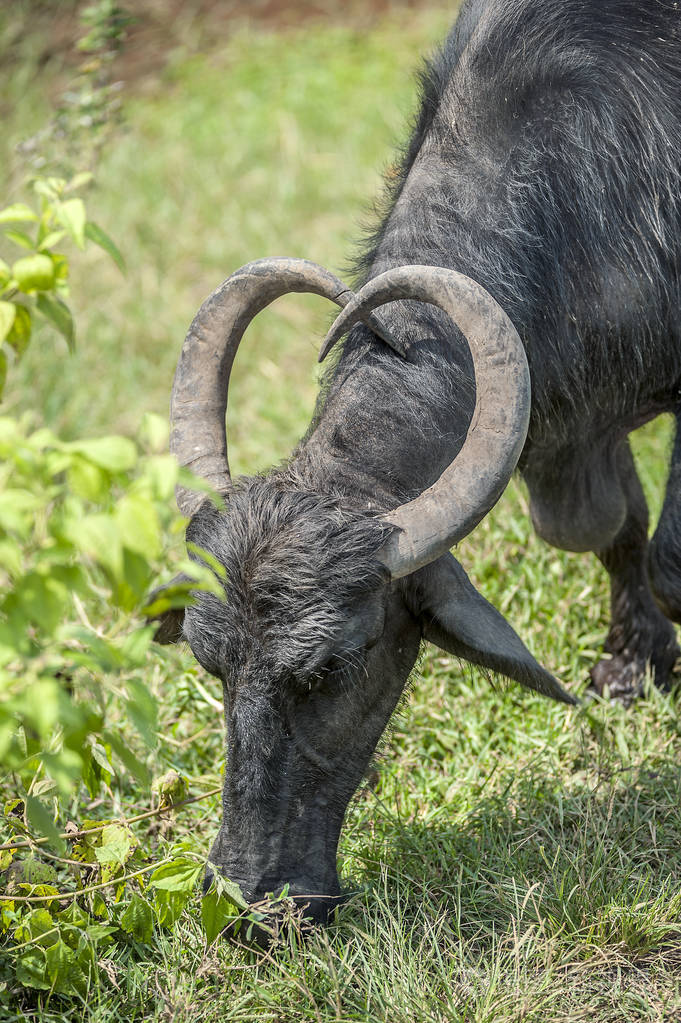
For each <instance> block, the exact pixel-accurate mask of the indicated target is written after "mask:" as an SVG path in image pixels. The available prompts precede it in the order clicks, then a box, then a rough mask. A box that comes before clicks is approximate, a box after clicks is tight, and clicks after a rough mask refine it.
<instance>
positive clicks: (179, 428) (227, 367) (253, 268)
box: [170, 259, 384, 515]
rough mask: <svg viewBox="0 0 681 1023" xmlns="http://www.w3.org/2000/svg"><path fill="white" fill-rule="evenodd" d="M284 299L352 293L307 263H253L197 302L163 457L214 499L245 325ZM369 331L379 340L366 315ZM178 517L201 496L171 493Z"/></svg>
mask: <svg viewBox="0 0 681 1023" xmlns="http://www.w3.org/2000/svg"><path fill="white" fill-rule="evenodd" d="M289 292H309V293H311V294H315V295H321V296H323V297H325V298H328V299H330V300H331V301H332V302H335V303H336V304H337V305H339V306H341V307H342V306H344V305H346V304H347V303H348V302H349V301H350V300H351V299H352V298H354V293H353V292H352V291H351V290H350V289H349V288H348V287H347V285H345V284H343V282H342V281H341V280H339V279H338V278H337V277H335V276H334V275H333V274H332V273H329V271H328V270H325V269H324V267H322V266H318V265H317V264H316V263H312V262H310V261H309V260H307V259H259V260H256V261H255V262H253V263H247V264H246V265H245V266H242V267H241V269H240V270H237V271H236V272H235V273H233V274H232V276H231V277H228V278H227V280H226V281H224V283H223V284H221V285H220V287H219V288H216V290H215V291H214V292H213V293H212V295H210V296H209V297H208V298H207V299H206V301H205V302H204V303H203V305H202V306H201V308H200V309H199V311H198V313H197V314H196V316H195V318H194V321H193V323H192V325H191V327H190V328H189V333H188V334H187V337H186V338H185V342H184V345H183V346H182V351H181V353H180V358H179V360H178V364H177V369H176V371H175V378H174V380H173V389H172V394H171V398H170V422H171V436H170V450H171V451H172V453H173V454H174V455H175V456H176V457H177V460H178V462H179V463H180V465H182V466H184V467H185V468H188V469H191V470H192V472H193V473H195V474H196V475H197V476H200V477H202V478H203V479H205V480H206V481H207V482H208V483H209V484H210V485H211V486H212V487H214V488H215V489H216V490H217V491H218V492H220V491H224V490H225V489H226V486H227V483H228V481H229V461H228V458H227V436H226V431H225V413H226V410H227V393H228V388H229V377H230V373H231V370H232V364H233V362H234V357H235V356H236V353H237V351H238V348H239V343H240V341H241V339H242V337H243V335H244V333H245V331H246V328H247V327H248V325H249V323H250V322H251V320H252V319H253V318H254V317H255V316H256V315H257V314H258V313H259V312H260V311H261V310H262V309H264V308H265V307H266V306H268V305H269V304H270V303H271V302H274V301H275V299H277V298H280V297H281V296H282V295H285V294H287V293H289ZM366 320H367V322H368V325H369V326H370V327H371V328H372V329H373V330H374V331H375V332H376V333H378V334H379V336H382V334H383V333H384V332H383V330H382V328H381V325H380V323H379V322H378V320H377V319H375V318H374V317H372V316H371V315H370V314H368V316H367V317H366ZM176 496H177V503H178V507H179V509H180V511H181V512H182V514H183V515H193V514H194V512H195V511H196V510H197V509H198V508H199V506H200V505H201V504H202V503H203V501H204V500H205V495H204V494H202V493H200V492H197V491H192V490H188V489H186V488H185V487H181V486H178V488H177V491H176Z"/></svg>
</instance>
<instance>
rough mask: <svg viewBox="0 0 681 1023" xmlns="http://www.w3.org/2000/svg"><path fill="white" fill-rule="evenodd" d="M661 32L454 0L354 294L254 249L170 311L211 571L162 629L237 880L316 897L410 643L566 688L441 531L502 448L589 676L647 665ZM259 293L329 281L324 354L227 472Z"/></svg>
mask: <svg viewBox="0 0 681 1023" xmlns="http://www.w3.org/2000/svg"><path fill="white" fill-rule="evenodd" d="M680 30H681V24H680V16H679V13H678V11H677V8H676V5H674V4H673V3H671V2H664V0H636V2H633V0H494V2H492V0H488V2H487V0H470V2H468V3H466V4H465V5H464V7H463V9H462V12H461V15H460V17H459V19H458V21H457V23H456V25H455V26H454V29H453V30H452V33H451V35H450V36H449V38H448V40H447V41H446V43H445V44H444V46H443V48H442V50H441V52H440V53H439V54H438V56H437V57H436V58H435V60H434V61H433V62H432V63H431V64H430V65H429V66H428V68H427V69H426V71H425V72H424V74H423V96H422V103H421V110H420V114H419V118H418V121H417V124H416V126H415V129H414V132H413V134H412V137H411V140H410V142H409V145H408V147H407V149H406V151H405V154H404V159H403V164H402V171H401V174H400V175H399V178H398V180H397V183H396V184H395V185H394V186H393V188H392V190H391V192H390V194H389V195H388V196H387V199H386V205H385V214H384V216H383V218H382V221H381V223H380V226H379V228H378V230H377V232H376V234H375V236H374V237H373V238H372V239H371V241H370V243H369V245H368V246H367V248H366V253H365V256H364V258H363V260H362V261H361V265H360V266H359V268H358V287H359V286H361V285H364V287H361V289H360V290H359V291H358V294H357V297H356V298H355V297H353V295H352V293H351V292H350V291H349V289H348V288H347V287H346V286H345V285H343V284H342V282H340V281H338V280H337V279H336V278H334V277H333V276H332V275H331V274H329V273H328V272H327V271H325V270H323V269H322V268H319V267H315V266H314V264H308V263H305V262H304V261H300V260H298V261H292V260H284V261H276V260H270V261H262V262H261V263H256V264H251V265H250V266H249V267H246V268H243V269H242V270H240V271H238V272H237V273H236V274H235V275H233V277H232V278H230V279H229V280H228V281H227V282H225V284H224V285H223V286H222V288H220V289H218V291H217V292H215V293H214V295H213V296H211V298H210V299H209V300H208V301H207V302H206V303H205V304H204V306H203V307H202V309H201V311H200V312H199V314H198V316H197V318H196V320H195V321H194V323H193V324H192V328H191V330H190V333H189V335H188V338H187V341H186V342H185V346H184V348H183V351H182V355H181V358H180V363H179V365H178V372H177V376H176V381H175V386H174V391H173V402H172V418H173V442H172V443H173V450H174V451H175V452H176V453H177V454H178V457H179V458H180V460H181V462H182V463H183V464H185V465H188V466H190V467H191V468H193V469H194V470H195V471H196V472H197V473H199V474H201V475H203V476H205V477H206V478H207V479H208V480H209V481H210V482H211V483H212V484H213V485H214V486H215V487H216V488H217V489H218V490H219V491H220V492H221V493H222V494H223V495H224V498H225V510H224V512H217V511H215V510H214V509H213V507H212V506H211V505H210V504H206V503H201V501H202V499H201V496H200V495H198V496H197V495H196V494H192V493H191V492H187V491H182V492H181V493H180V494H179V501H180V506H181V508H182V509H183V510H184V511H185V512H186V513H187V514H190V515H191V516H192V518H191V521H190V524H189V527H188V538H189V539H190V540H192V541H193V542H194V543H196V544H198V545H200V546H201V547H204V548H206V549H207V550H209V551H210V552H211V553H212V554H213V555H214V556H215V557H217V558H218V559H219V560H220V562H221V563H222V564H223V565H224V566H225V568H226V572H227V580H228V581H227V583H226V585H225V591H226V601H225V602H221V601H219V600H217V599H216V598H215V597H212V596H208V595H200V596H199V597H198V599H197V602H196V604H195V605H194V606H193V607H191V608H190V609H188V611H187V612H186V616H185V620H184V623H183V635H184V637H185V638H186V639H187V640H188V641H189V643H190V645H191V647H192V650H193V651H194V653H195V655H196V657H197V658H198V660H199V661H200V662H201V663H202V664H203V665H204V667H205V668H206V669H207V670H208V671H210V672H212V673H213V674H214V675H216V676H217V677H218V678H220V679H221V680H222V682H223V686H224V692H225V714H226V720H227V730H228V764H227V772H226V778H225V788H224V818H223V823H222V827H221V829H220V833H219V835H218V838H217V840H216V843H215V845H214V848H213V851H212V854H211V859H212V862H213V863H214V864H215V865H216V866H217V868H218V869H220V870H222V871H223V872H224V873H225V874H226V875H227V876H229V877H230V878H232V879H233V880H236V881H238V882H239V883H240V884H241V885H242V886H243V888H244V891H245V893H246V895H247V897H249V898H250V899H253V900H255V899H258V898H260V897H262V896H263V895H264V894H265V893H266V892H268V891H276V890H278V889H279V888H280V887H281V886H282V885H283V884H285V883H289V884H290V885H291V891H292V892H293V893H294V894H297V895H299V896H300V898H301V902H302V903H303V904H308V910H307V912H308V913H309V914H310V915H312V916H313V917H314V918H315V919H318V920H322V919H325V918H326V915H327V913H328V911H329V909H330V908H332V907H333V906H334V905H335V901H336V899H337V897H338V895H339V887H338V880H337V876H336V865H335V858H336V846H337V841H338V836H339V832H340V828H341V824H342V820H343V815H344V812H345V809H346V807H347V804H348V801H349V799H350V798H351V796H352V793H353V792H354V790H355V788H356V786H357V784H358V782H359V780H360V778H361V776H362V774H363V772H364V770H365V768H366V765H367V763H368V761H369V758H370V756H371V754H372V752H373V750H374V749H375V746H376V743H377V742H378V740H379V738H380V735H381V733H382V732H383V729H384V728H385V726H386V724H387V722H388V720H389V717H390V714H391V712H392V710H393V708H394V706H395V704H396V703H397V701H398V699H399V697H400V694H401V692H402V690H403V686H404V684H405V681H406V679H407V678H408V676H409V673H410V672H411V670H412V668H413V665H414V663H415V659H416V657H417V655H418V650H419V646H420V643H421V641H422V639H424V638H425V639H428V640H430V641H432V642H434V643H436V644H437V645H439V646H441V647H442V648H443V649H445V650H448V651H451V652H452V653H454V654H456V655H457V656H460V657H463V658H465V659H467V660H469V661H471V662H473V663H475V664H480V665H484V666H485V667H487V668H489V669H491V670H493V671H497V672H501V673H503V674H505V675H507V676H508V677H510V678H514V679H516V680H518V681H519V682H521V683H523V684H524V685H528V686H530V687H531V688H534V689H536V690H538V691H540V692H543V693H547V694H548V695H551V696H553V697H555V698H558V699H564V700H566V701H569V700H570V697H569V696H568V694H566V693H565V691H564V690H562V689H561V687H560V686H559V685H558V683H557V682H556V681H555V679H553V678H552V676H551V675H549V674H548V673H547V672H546V671H545V670H544V669H543V668H541V667H540V666H539V665H538V664H537V663H536V661H534V659H533V658H532V657H531V655H530V654H529V653H528V651H527V650H526V649H525V647H524V646H523V644H522V642H521V641H520V639H519V638H518V637H517V636H516V634H515V633H514V632H513V630H512V629H511V627H510V626H509V625H508V623H506V622H505V621H504V619H503V618H502V617H501V616H500V615H499V614H498V613H497V612H496V611H495V610H494V609H493V608H492V607H490V605H489V604H487V602H486V601H485V600H484V599H483V598H482V597H481V596H480V595H479V594H478V593H477V592H476V591H475V589H474V588H473V587H472V586H471V584H470V583H469V581H468V580H467V578H466V576H465V573H464V572H463V569H462V568H461V566H460V565H459V564H458V563H457V562H456V561H455V560H454V559H453V558H452V557H451V555H449V554H447V553H445V552H446V551H447V549H448V547H449V546H450V545H451V544H452V543H454V542H456V540H457V539H459V538H460V537H461V536H462V535H465V533H466V531H468V530H469V529H470V528H472V525H474V523H475V522H476V521H478V520H479V519H480V518H481V517H482V515H484V514H485V513H486V511H487V510H488V509H489V508H490V507H491V505H492V504H493V503H494V501H495V500H496V499H497V498H498V496H499V494H500V492H501V490H502V489H503V487H504V486H505V484H506V482H507V480H508V477H509V475H510V473H511V472H512V470H513V467H514V465H515V462H516V460H517V459H518V456H520V461H519V467H520V469H521V472H522V473H523V475H524V478H525V480H526V482H527V485H528V487H529V491H530V499H531V510H532V517H533V521H534V523H535V526H536V528H537V530H538V531H539V533H540V534H541V535H542V536H543V537H544V538H546V539H547V540H549V541H550V542H552V543H554V544H556V545H559V546H561V547H564V548H566V549H570V550H591V551H595V552H596V554H597V555H598V557H599V558H600V559H601V561H602V562H603V564H604V565H605V566H606V568H607V570H608V572H609V573H610V579H611V587H612V625H611V629H610V633H609V635H608V638H607V641H606V650H607V651H608V653H609V654H610V655H611V657H610V658H609V659H607V660H604V661H601V662H600V663H599V664H597V665H596V666H595V667H594V668H593V669H592V679H593V682H594V684H595V685H596V686H597V687H598V688H599V689H601V690H603V689H604V688H605V686H606V685H607V686H608V687H609V688H610V691H611V692H614V693H616V694H618V695H619V696H620V697H621V698H623V699H625V700H628V699H631V698H632V697H633V696H634V695H635V694H636V693H637V692H638V691H639V689H640V684H641V679H642V677H643V674H644V672H645V670H646V668H647V667H651V668H652V669H653V671H654V672H655V674H656V679H657V682H658V684H660V685H664V684H666V682H667V680H668V677H669V672H670V670H671V667H672V665H673V662H674V659H675V657H676V655H677V647H676V642H675V637H674V630H673V627H672V625H671V622H670V621H669V620H668V618H672V619H673V620H675V621H677V620H679V613H680V612H679V608H681V584H680V581H679V580H680V575H679V568H681V540H680V535H681V534H680V530H679V528H678V523H679V514H678V507H679V495H681V487H680V485H679V479H680V478H681V475H680V474H681V469H680V468H679V467H680V466H681V446H680V445H679V444H678V443H677V444H676V446H675V448H674V452H673V455H672V471H671V474H670V481H669V487H668V492H667V497H666V500H665V505H664V509H663V512H662V517H661V521H660V524H659V526H658V529H657V532H656V534H655V537H654V538H653V541H652V544H651V545H650V547H649V545H648V540H647V526H648V517H647V509H646V506H645V501H644V499H643V494H642V491H641V487H640V484H639V481H638V478H637V476H636V472H635V468H634V465H633V460H632V458H631V454H630V451H629V446H628V440H627V435H628V433H629V432H630V431H631V430H632V429H634V428H636V427H637V426H639V425H641V424H642V423H644V422H646V421H647V420H649V419H651V418H653V417H654V416H656V415H658V414H659V413H661V412H665V411H671V412H673V413H674V414H675V415H678V413H679V395H680V394H681V380H680V376H681V344H680V343H679V326H678V324H679V316H678V308H679V298H680V296H679V281H680V276H679V265H680V256H681V253H680V251H679V246H680V245H681V180H680V176H679V160H678V153H679V152H680V151H681V45H680V42H679V33H680ZM428 268H430V269H428ZM436 268H437V269H436ZM388 271H390V273H387V276H381V275H383V274H386V272H388ZM447 271H455V273H453V274H449V275H448V274H447ZM467 278H470V279H472V280H467ZM473 282H477V284H474V283H473ZM285 291H314V292H315V293H317V294H321V295H325V296H326V297H327V298H329V299H330V300H332V301H334V302H336V303H337V304H338V305H341V306H345V307H346V312H345V313H343V314H341V320H340V324H339V325H338V327H337V329H335V330H334V331H333V332H332V334H331V335H330V337H329V339H328V342H327V344H326V345H325V348H324V350H325V351H326V350H329V349H330V347H331V346H332V344H333V343H334V341H335V340H336V339H337V337H338V336H339V335H340V333H342V331H343V330H345V329H346V328H348V327H351V329H350V333H349V334H348V336H347V339H346V341H345V343H344V345H343V348H342V351H341V353H340V356H339V357H338V359H337V362H336V364H335V365H334V366H333V367H332V369H331V370H330V372H329V374H328V376H327V379H326V383H325V387H324V389H323V394H322V397H321V398H320V401H319V404H318V409H317V412H316V414H315V418H314V421H313V423H312V424H311V426H310V429H309V431H308V433H307V435H306V437H305V438H304V440H303V441H302V442H301V444H300V446H299V447H298V449H297V450H296V451H295V452H294V454H293V456H292V458H291V460H290V462H289V463H288V465H286V466H285V467H283V468H279V469H277V470H274V471H273V472H271V473H270V474H269V475H268V476H267V477H264V478H261V477H255V478H251V479H240V480H236V481H232V480H231V479H230V477H229V469H228V463H227V445H226V438H225V436H224V409H225V404H226V399H227V385H228V381H229V372H230V369H231V365H232V361H233V358H234V355H235V352H236V350H237V347H238V344H239V342H240V339H241V336H242V334H243V332H244V331H245V329H246V326H247V324H248V322H249V321H250V319H251V318H252V316H253V315H255V314H256V313H257V311H258V310H259V309H260V308H263V307H264V306H265V305H266V304H267V303H268V302H270V301H272V300H273V299H274V298H276V297H277V295H279V294H283V293H284V292H285ZM445 292H446V295H445ZM476 296H477V297H476ZM390 299H392V300H393V301H390V303H389V304H387V305H383V306H382V308H381V309H380V310H379V311H378V314H377V315H378V316H379V317H380V320H376V319H375V318H374V319H371V318H370V317H372V316H375V315H376V314H375V313H373V312H372V310H373V309H374V308H375V307H376V306H377V305H378V304H380V303H381V302H386V301H388V300H390ZM496 303H498V306H497V304H496ZM499 307H500V308H499ZM502 309H503V310H504V312H503V313H502V312H501V310H502ZM466 310H473V312H472V313H471V315H470V316H469V315H468V313H467V312H466ZM487 316H488V319H487V320H485V317H487ZM358 320H360V321H361V322H359V323H358V322H357V321H358ZM453 320H454V321H456V323H457V324H458V328H460V329H458V328H457V327H455V326H454V325H453V322H452V321H453ZM353 323H354V324H355V325H354V326H353ZM484 323H487V327H484ZM511 324H512V325H513V326H511ZM514 328H515V329H514ZM494 351H496V352H497V354H496V355H494V356H492V353H493V352H494ZM488 356H489V358H488ZM525 356H526V361H525ZM530 381H531V407H528V403H527V398H528V395H529V385H530ZM528 414H529V422H528ZM528 427H529V429H528ZM526 430H527V431H528V432H527V436H526ZM653 593H655V595H656V597H657V602H656V601H655V599H654V598H653ZM658 605H659V606H658ZM660 607H661V608H662V610H660V609H659V608H660ZM663 612H664V613H663ZM665 615H667V616H668V617H665ZM164 624H165V628H166V636H167V637H168V638H172V637H173V636H177V635H178V634H179V632H178V625H180V624H181V623H178V621H177V619H175V620H174V621H168V622H166V623H164Z"/></svg>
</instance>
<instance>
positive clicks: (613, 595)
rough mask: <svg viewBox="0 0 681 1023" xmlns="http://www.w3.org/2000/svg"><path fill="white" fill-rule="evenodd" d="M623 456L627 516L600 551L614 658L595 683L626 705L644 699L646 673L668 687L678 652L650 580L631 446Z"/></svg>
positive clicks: (608, 644) (601, 666) (644, 512)
mask: <svg viewBox="0 0 681 1023" xmlns="http://www.w3.org/2000/svg"><path fill="white" fill-rule="evenodd" d="M620 451H621V456H620V458H619V472H620V481H621V483H622V486H623V489H624V491H625V493H626V495H627V516H626V518H625V520H624V524H623V526H622V528H621V529H620V531H619V532H618V534H617V536H616V537H615V539H614V540H613V542H612V543H611V544H610V545H609V546H608V547H606V548H605V549H604V550H602V551H597V552H596V553H597V555H598V557H599V558H600V560H601V562H602V563H603V565H604V566H605V567H606V568H607V570H608V573H609V575H610V630H609V632H608V637H607V639H606V641H605V651H606V653H609V654H610V655H611V656H610V659H609V660H603V661H599V662H598V664H596V665H594V667H593V668H592V669H591V681H592V683H593V686H594V688H595V689H596V690H597V691H598V692H599V693H603V692H604V691H605V689H606V687H607V689H608V691H609V693H610V696H611V697H612V698H613V699H618V700H621V701H622V702H623V703H625V704H628V703H630V702H631V700H632V699H634V698H635V697H636V696H639V695H640V694H641V691H642V687H643V680H644V678H645V673H646V670H650V671H651V672H652V673H653V674H654V676H655V683H656V685H657V686H658V687H659V688H660V689H664V688H667V687H668V685H669V682H670V675H671V671H672V668H673V667H674V662H675V661H676V658H677V657H678V655H679V648H678V646H677V644H676V634H675V631H674V627H673V625H672V624H671V622H669V621H668V619H667V618H665V616H664V615H663V614H662V612H661V611H660V609H659V608H658V606H657V604H656V603H655V600H654V598H653V595H652V592H651V589H650V584H649V581H648V564H647V562H648V547H649V545H648V508H647V505H646V500H645V497H644V495H643V490H642V488H641V483H640V481H639V478H638V475H637V473H636V467H635V465H634V459H633V457H632V454H631V449H630V448H629V444H628V442H627V443H626V444H624V445H622V447H621V448H620Z"/></svg>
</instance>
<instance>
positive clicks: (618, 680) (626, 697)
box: [589, 654, 646, 707]
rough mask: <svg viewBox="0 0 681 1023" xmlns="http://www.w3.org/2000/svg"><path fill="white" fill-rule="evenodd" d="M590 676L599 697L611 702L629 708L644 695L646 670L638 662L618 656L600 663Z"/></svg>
mask: <svg viewBox="0 0 681 1023" xmlns="http://www.w3.org/2000/svg"><path fill="white" fill-rule="evenodd" d="M589 675H590V676H591V688H592V689H593V690H595V692H597V693H598V695H599V696H607V697H608V698H609V699H610V700H613V701H615V702H617V703H621V704H622V705H623V706H624V707H629V706H630V705H631V704H632V703H633V702H634V700H637V699H638V698H639V696H642V694H643V682H644V680H645V677H646V668H645V665H644V664H641V663H640V662H638V661H632V660H630V659H629V658H627V657H624V656H623V655H622V654H617V655H616V656H615V657H610V658H608V659H607V660H604V661H599V662H598V664H595V665H594V666H593V668H592V669H591V671H590V672H589Z"/></svg>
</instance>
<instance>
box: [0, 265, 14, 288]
mask: <svg viewBox="0 0 681 1023" xmlns="http://www.w3.org/2000/svg"><path fill="white" fill-rule="evenodd" d="M11 276H12V271H11V270H10V268H9V264H8V263H6V262H5V260H4V259H0V291H3V290H4V288H5V287H6V286H7V282H8V281H9V280H10V278H11Z"/></svg>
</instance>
